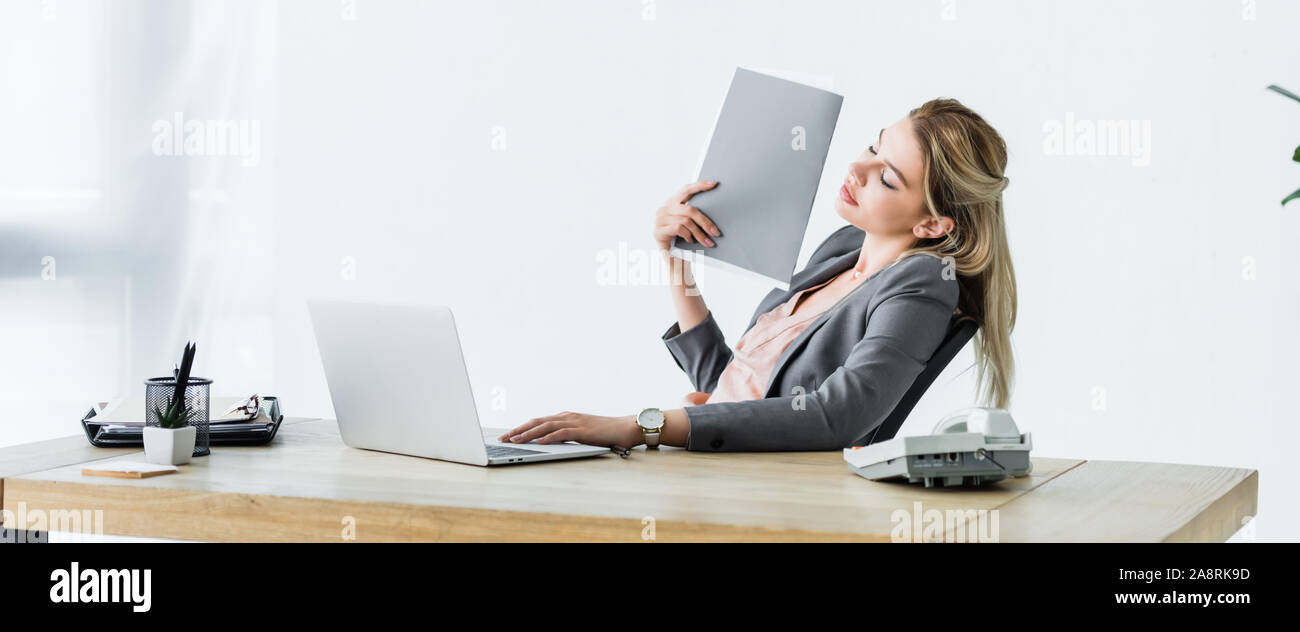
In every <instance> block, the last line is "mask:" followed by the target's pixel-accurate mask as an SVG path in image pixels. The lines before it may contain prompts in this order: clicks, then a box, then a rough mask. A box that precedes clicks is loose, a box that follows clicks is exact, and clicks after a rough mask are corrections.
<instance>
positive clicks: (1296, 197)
mask: <svg viewBox="0 0 1300 632" xmlns="http://www.w3.org/2000/svg"><path fill="white" fill-rule="evenodd" d="M1291 200H1300V189H1296V190H1295V192H1294V193H1292V194H1291V195H1288V196H1286V197H1285V198H1283V199H1282V206H1286V203H1287V202H1290V201H1291Z"/></svg>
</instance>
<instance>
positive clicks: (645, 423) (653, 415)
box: [636, 408, 664, 430]
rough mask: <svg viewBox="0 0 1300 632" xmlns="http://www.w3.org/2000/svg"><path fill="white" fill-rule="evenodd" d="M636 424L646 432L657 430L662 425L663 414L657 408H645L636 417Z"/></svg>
mask: <svg viewBox="0 0 1300 632" xmlns="http://www.w3.org/2000/svg"><path fill="white" fill-rule="evenodd" d="M636 422H637V424H639V425H640V426H641V427H642V428H645V429H646V430H658V429H660V428H662V427H663V425H664V412H663V411H662V410H659V409H657V408H647V409H646V410H643V411H641V414H639V415H637V416H636Z"/></svg>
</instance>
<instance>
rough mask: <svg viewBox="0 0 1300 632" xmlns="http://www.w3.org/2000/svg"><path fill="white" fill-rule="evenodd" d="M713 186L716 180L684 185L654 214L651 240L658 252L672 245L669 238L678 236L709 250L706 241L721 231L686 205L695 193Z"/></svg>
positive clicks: (710, 243) (702, 215) (671, 240)
mask: <svg viewBox="0 0 1300 632" xmlns="http://www.w3.org/2000/svg"><path fill="white" fill-rule="evenodd" d="M715 186H718V183H717V182H716V181H712V182H710V181H700V182H696V183H693V184H688V185H686V186H684V187H682V189H681V190H680V191H678V192H676V193H674V194H673V195H672V197H670V198H668V201H667V202H664V205H663V206H661V207H659V210H658V211H655V226H654V237H655V243H656V244H658V245H659V249H660V250H668V248H669V247H671V246H672V243H673V237H681V238H682V239H684V240H686V241H687V242H688V243H701V244H704V245H705V246H708V247H710V248H712V247H713V245H714V243H713V240H712V239H709V235H713V236H714V237H717V236H719V235H721V234H722V232H721V231H719V230H718V226H717V224H714V223H713V220H711V219H709V218H708V217H707V216H705V215H704V213H701V212H700V209H698V208H695V207H694V206H688V205H687V204H686V203H687V202H689V201H690V199H691V197H693V196H694V195H695V194H696V193H699V192H700V191H708V190H709V189H712V188H713V187H715Z"/></svg>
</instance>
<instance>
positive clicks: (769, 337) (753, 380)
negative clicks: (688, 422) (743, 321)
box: [698, 277, 851, 404]
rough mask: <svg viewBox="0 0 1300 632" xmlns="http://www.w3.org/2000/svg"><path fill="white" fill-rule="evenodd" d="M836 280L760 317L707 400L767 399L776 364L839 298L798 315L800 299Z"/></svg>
mask: <svg viewBox="0 0 1300 632" xmlns="http://www.w3.org/2000/svg"><path fill="white" fill-rule="evenodd" d="M836 278H838V277H831V278H830V280H828V281H826V282H825V283H822V284H821V285H817V286H814V287H810V288H805V289H803V290H800V291H799V292H797V293H795V295H794V296H791V297H790V300H788V301H786V302H785V303H782V304H781V305H778V306H776V307H775V308H773V309H772V311H770V312H767V313H766V314H763V315H761V316H759V317H758V320H757V321H756V322H755V323H754V326H753V327H751V328H750V330H749V331H747V332H745V335H744V336H741V338H740V342H738V343H736V348H735V354H734V355H733V357H732V359H731V363H730V364H728V365H727V368H725V369H723V370H722V374H721V375H719V376H718V385H717V387H715V388H714V389H713V394H712V395H710V396H709V397H708V399H707V400H704V401H707V402H708V403H710V404H714V403H718V402H740V401H746V400H752V399H763V396H764V394H765V393H766V392H767V381H768V379H769V378H771V376H772V371H773V369H775V368H776V362H777V360H779V359H781V354H782V353H783V352H785V348H786V347H788V346H790V343H791V342H794V339H795V338H798V337H799V334H801V333H803V330H805V329H807V328H808V326H809V325H811V324H812V322H813V321H814V320H817V317H818V316H821V315H822V314H823V313H825V311H826V310H827V309H829V308H830V307H831V306H832V305H834V304H835V301H836V300H838V297H836V299H835V300H829V301H824V302H823V304H824V305H825V307H823V308H822V309H820V310H817V309H808V310H804V311H802V312H800V313H798V314H795V313H794V311H795V308H796V307H798V306H799V301H800V299H802V298H804V297H805V295H808V294H811V293H813V292H815V291H817V290H819V289H821V288H822V287H824V286H826V285H827V284H828V283H830V282H831V281H834V280H835V279H836ZM841 287H844V286H841ZM850 288H851V286H850V287H849V288H846V290H847V289H850ZM698 399H703V397H700V398H698ZM700 403H704V402H703V401H701V402H700Z"/></svg>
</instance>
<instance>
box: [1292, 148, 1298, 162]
mask: <svg viewBox="0 0 1300 632" xmlns="http://www.w3.org/2000/svg"><path fill="white" fill-rule="evenodd" d="M1291 160H1294V161H1296V162H1300V145H1296V148H1295V153H1294V154H1291Z"/></svg>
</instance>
